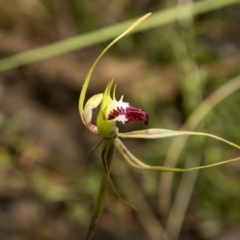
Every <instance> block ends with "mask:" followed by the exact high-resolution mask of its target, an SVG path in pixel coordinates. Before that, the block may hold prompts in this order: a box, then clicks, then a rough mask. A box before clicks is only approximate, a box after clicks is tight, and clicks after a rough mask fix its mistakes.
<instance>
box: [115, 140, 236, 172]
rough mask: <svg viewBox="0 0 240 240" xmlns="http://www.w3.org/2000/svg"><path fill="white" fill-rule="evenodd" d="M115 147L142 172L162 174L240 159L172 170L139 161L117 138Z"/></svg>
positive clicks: (233, 160) (192, 169)
mask: <svg viewBox="0 0 240 240" xmlns="http://www.w3.org/2000/svg"><path fill="white" fill-rule="evenodd" d="M114 145H115V147H116V149H117V150H118V151H119V152H120V153H121V155H122V156H123V157H124V158H125V159H126V160H127V162H128V163H129V164H130V165H132V166H133V167H135V168H138V169H142V170H150V171H160V172H190V171H194V170H199V169H205V168H210V167H215V166H218V165H223V164H226V163H230V162H235V161H239V160H240V157H237V158H233V159H229V160H225V161H222V162H217V163H213V164H208V165H205V166H200V167H193V168H172V167H167V166H150V165H147V164H145V163H143V162H142V161H140V160H139V159H137V158H136V157H135V156H134V155H133V154H132V153H131V152H130V151H129V150H128V149H127V148H126V146H125V145H124V144H123V143H122V142H121V140H120V139H119V138H116V139H115V140H114Z"/></svg>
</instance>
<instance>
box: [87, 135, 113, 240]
mask: <svg viewBox="0 0 240 240" xmlns="http://www.w3.org/2000/svg"><path fill="white" fill-rule="evenodd" d="M113 153H114V145H113V139H106V142H105V145H104V147H103V151H102V159H103V161H105V162H106V165H107V168H108V171H109V170H110V167H111V163H112V158H113ZM107 181H108V174H107V172H106V171H105V170H104V174H103V176H102V179H101V184H100V188H99V191H98V196H97V200H96V202H95V206H94V209H93V212H92V216H91V219H90V223H89V226H88V229H87V233H86V236H85V238H84V239H85V240H89V239H90V237H91V235H92V233H93V230H94V228H95V225H96V222H97V220H98V218H99V216H100V215H101V213H102V210H103V207H104V202H105V190H106V186H107Z"/></svg>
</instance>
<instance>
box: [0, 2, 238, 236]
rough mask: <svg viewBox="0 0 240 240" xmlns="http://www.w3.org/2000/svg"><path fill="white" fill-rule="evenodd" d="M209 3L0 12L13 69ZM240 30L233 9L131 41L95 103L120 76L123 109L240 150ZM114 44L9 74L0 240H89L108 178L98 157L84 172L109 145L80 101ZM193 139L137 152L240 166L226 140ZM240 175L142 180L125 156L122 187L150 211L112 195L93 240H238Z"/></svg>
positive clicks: (225, 168)
mask: <svg viewBox="0 0 240 240" xmlns="http://www.w3.org/2000/svg"><path fill="white" fill-rule="evenodd" d="M196 2H199V1H194V2H192V1H190V0H186V1H184V0H178V1H177V0H168V1H167V0H159V1H157V0H155V1H154V0H148V1H147V0H143V1H138V0H114V1H111V0H98V1H81V0H69V1H67V0H58V1H54V0H10V1H9V0H0V58H1V59H4V58H6V57H8V56H11V55H15V54H17V53H21V52H25V51H27V50H31V49H34V48H37V47H41V46H44V45H48V44H51V43H54V42H57V41H60V40H63V39H67V38H70V37H73V36H75V35H78V34H80V35H81V34H84V33H88V32H91V31H94V30H98V29H101V28H104V27H106V26H111V25H112V26H114V24H117V23H120V22H123V21H125V20H129V19H132V18H136V17H139V16H141V15H143V14H145V13H146V12H149V11H152V12H153V13H154V12H158V11H164V10H165V9H168V8H170V7H178V6H181V5H182V4H185V3H190V4H191V3H193V4H194V3H196ZM222 2H224V1H222ZM225 2H227V0H225ZM180 14H181V13H180ZM239 22H240V5H239V4H233V5H231V4H229V6H227V7H221V8H219V9H217V10H214V11H210V12H207V11H206V13H202V14H200V15H197V16H194V17H187V18H186V17H185V18H183V19H180V18H179V20H178V21H174V22H173V23H171V24H167V25H164V26H161V27H160V26H159V27H156V28H153V29H151V30H145V31H144V32H140V33H136V34H133V35H129V36H127V37H125V38H124V39H122V40H121V41H120V42H119V43H117V44H116V45H115V46H114V47H113V48H112V49H111V50H110V51H109V52H108V53H107V54H106V55H105V57H104V58H103V59H102V60H101V61H100V63H99V65H98V66H97V68H96V71H95V72H94V74H93V78H92V82H91V83H90V86H89V91H88V96H87V98H88V97H90V96H92V95H93V94H96V93H99V92H102V91H103V90H104V88H105V86H106V83H107V82H108V81H109V80H110V79H111V78H114V79H115V83H117V85H118V88H117V97H118V98H119V97H120V96H121V95H122V94H123V95H124V98H125V101H128V102H130V103H131V105H133V106H136V107H139V108H144V109H145V110H146V111H147V112H148V113H149V115H150V123H149V125H148V126H147V127H149V128H153V127H155V128H157V127H158V128H166V129H176V130H178V129H180V128H184V129H186V130H194V131H202V132H207V133H212V134H216V135H218V136H220V137H223V138H226V139H227V140H229V141H232V142H234V143H236V144H239V143H240V127H239V119H240V111H239V109H240V91H239V88H240V77H239V76H238V75H239V74H240V67H239V66H240V55H239V49H240V33H239ZM107 42H108V41H104V42H102V43H99V44H96V45H93V46H89V47H86V48H83V49H80V50H76V51H74V52H69V53H66V54H62V55H59V56H55V57H52V58H49V59H46V60H42V61H38V62H34V63H31V64H28V65H25V66H20V67H17V68H14V69H11V70H7V71H3V72H1V73H0V80H1V81H0V239H7V240H25V239H36V240H55V239H56V240H66V239H71V240H74V239H83V236H84V232H85V230H86V227H87V225H88V222H89V217H90V214H91V211H92V208H93V206H94V201H95V199H96V196H97V191H98V187H99V183H100V179H101V175H102V174H103V171H104V169H103V166H102V162H101V158H100V154H101V149H98V150H96V151H95V152H94V154H93V155H92V156H91V158H90V161H89V162H88V164H87V166H86V168H85V170H84V171H81V169H82V165H83V161H84V159H85V157H86V155H87V153H88V152H89V151H90V149H91V148H92V147H93V146H94V144H96V143H97V141H99V139H100V138H99V137H98V136H95V135H93V134H91V133H90V132H88V131H87V130H86V129H85V128H84V127H83V125H82V123H81V121H80V117H79V113H78V98H79V92H80V89H81V86H82V83H83V81H84V78H85V76H86V74H87V71H88V69H89V68H90V66H91V64H92V63H93V61H94V59H95V58H96V57H97V56H98V54H99V53H100V52H101V50H102V49H103V48H104V47H105V46H106V45H107ZM0 64H1V62H0ZM119 127H120V130H121V131H131V130H136V129H143V128H146V126H145V125H144V124H143V123H129V124H127V125H124V126H119ZM185 140H186V139H185V138H177V139H173V138H166V139H161V140H151V141H143V140H137V139H136V140H135V139H134V140H126V141H124V143H125V144H126V145H127V146H128V147H129V149H130V151H132V152H133V153H134V154H135V155H136V156H137V157H138V158H140V159H141V160H142V161H144V162H146V163H148V164H152V165H164V164H166V165H168V166H175V165H177V166H178V167H186V166H187V167H190V166H198V165H203V164H209V163H215V162H219V161H223V160H227V159H231V158H234V157H237V156H239V151H237V150H235V149H234V148H233V147H230V146H228V145H226V144H224V143H222V142H220V141H217V140H212V139H209V138H204V137H190V138H189V139H188V140H187V141H186V144H185ZM184 144H185V145H184ZM182 147H183V150H182V151H181V149H182ZM239 170H240V164H239V163H238V162H235V163H231V164H227V165H222V166H219V167H216V168H211V169H206V170H201V171H200V172H197V171H196V172H193V173H186V174H180V173H177V174H174V176H173V175H172V174H171V173H155V172H143V171H139V170H136V169H133V168H132V167H130V166H129V165H128V163H127V162H126V161H125V160H124V159H123V158H122V157H121V156H120V155H119V154H117V153H116V154H115V158H114V162H113V168H112V178H113V180H114V183H115V185H116V187H117V188H118V190H119V191H120V193H121V194H122V195H123V196H124V197H125V198H126V199H128V201H129V202H130V203H132V204H133V205H135V206H136V207H137V208H138V211H135V210H134V209H132V208H131V207H129V206H128V205H126V204H125V203H123V202H122V201H121V200H120V199H119V198H118V197H117V196H116V194H115V193H114V192H113V191H112V190H111V188H110V187H109V189H108V191H107V192H106V203H105V205H106V207H105V208H104V211H103V214H102V215H101V217H100V219H99V221H98V224H97V226H96V229H95V232H94V235H93V238H92V239H93V240H98V239H106V240H108V239H109V240H120V239H125V240H128V239H129V240H130V239H138V240H147V239H151V240H157V239H182V240H208V239H209V240H210V239H211V240H230V239H231V240H235V239H236V240H237V239H239V236H240V187H239V182H240V177H239ZM169 236H170V237H169Z"/></svg>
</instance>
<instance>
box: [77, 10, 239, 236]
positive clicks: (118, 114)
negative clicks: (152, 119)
mask: <svg viewBox="0 0 240 240" xmlns="http://www.w3.org/2000/svg"><path fill="white" fill-rule="evenodd" d="M150 15H151V13H148V14H146V15H144V16H143V17H141V18H140V19H138V20H137V21H136V22H134V23H133V24H132V25H131V26H130V27H129V28H128V29H127V30H126V31H124V32H123V33H122V34H121V35H120V36H118V37H117V38H116V39H114V40H113V41H112V42H111V43H110V44H109V45H108V46H107V47H106V48H105V49H104V50H103V51H102V53H101V54H100V55H99V56H98V58H97V59H96V60H95V62H94V63H93V65H92V67H91V68H90V70H89V72H88V74H87V77H86V79H85V81H84V84H83V87H82V90H81V94H80V98H79V112H80V116H81V119H82V122H83V124H84V125H85V127H86V128H87V129H88V130H90V131H91V132H92V133H94V134H97V135H100V136H101V137H102V140H101V141H100V142H99V143H98V144H97V145H96V146H95V147H94V148H93V149H92V150H91V151H90V153H89V155H90V154H91V153H92V152H93V151H94V150H95V149H96V148H97V147H98V146H99V145H100V144H101V143H102V142H103V141H105V144H104V147H103V151H102V160H103V163H104V168H105V173H104V175H103V178H102V181H101V186H100V190H99V194H98V198H97V203H96V205H95V208H94V210H93V215H92V218H91V221H90V225H89V228H88V232H87V235H86V238H85V239H89V237H90V235H91V233H92V230H93V228H94V225H95V223H96V221H97V219H98V217H99V215H100V213H101V210H102V207H103V202H104V191H105V185H106V181H107V180H108V181H109V182H110V184H111V185H112V187H113V188H114V186H113V184H112V182H111V179H110V175H109V171H110V166H111V162H112V157H113V152H114V149H115V148H116V149H117V150H118V151H119V153H120V154H121V155H122V156H123V158H125V159H126V160H127V162H128V163H129V164H130V165H132V166H133V167H135V168H138V169H142V170H152V171H170V172H186V171H192V170H198V169H202V168H209V167H213V166H217V165H221V164H225V163H228V162H232V161H237V160H240V157H237V158H234V159H230V160H226V161H222V162H218V163H214V164H209V165H205V166H199V167H193V168H187V169H183V168H172V167H167V166H150V165H147V164H145V163H143V162H142V161H140V160H139V159H138V158H136V157H135V156H134V155H133V154H132V153H131V152H130V151H129V150H128V149H127V147H126V146H125V145H124V144H123V142H122V141H121V140H120V138H145V139H156V138H164V137H173V136H180V135H202V136H207V137H212V138H215V139H218V140H220V141H223V142H225V143H227V144H229V145H231V146H233V147H236V148H238V149H240V146H238V145H236V144H234V143H232V142H229V141H227V140H225V139H223V138H220V137H218V136H215V135H212V134H208V133H200V132H187V131H173V130H168V129H159V128H154V129H145V130H139V131H132V132H126V133H120V132H119V129H118V127H117V125H116V122H117V121H119V122H121V123H122V124H126V123H128V122H130V121H143V122H144V123H145V124H146V125H147V124H148V122H149V115H148V114H147V112H146V111H145V110H144V109H141V108H140V109H138V108H135V107H133V106H131V105H130V104H129V103H127V102H124V101H123V96H122V97H121V98H120V100H118V101H117V100H116V97H115V93H116V85H113V80H111V81H109V83H108V84H107V87H106V89H105V91H104V92H103V93H99V94H96V95H94V96H93V97H91V98H90V99H89V100H88V101H87V102H86V104H85V106H84V101H85V96H86V92H87V88H88V85H89V82H90V78H91V75H92V73H93V71H94V69H95V67H96V65H97V63H98V62H99V60H100V59H101V58H102V56H103V55H104V54H105V53H106V52H107V50H108V49H109V48H110V47H111V46H112V45H114V44H115V43H116V42H117V41H118V40H120V39H121V38H122V37H124V36H125V35H126V34H127V33H129V32H130V31H132V30H133V29H134V28H135V27H136V26H137V25H139V24H140V23H141V22H142V21H144V20H145V19H146V18H148V17H149V16H150ZM97 107H99V112H98V115H97V119H96V125H94V124H93V123H92V111H93V109H95V108H97ZM89 155H88V156H89ZM117 194H118V193H117ZM118 195H119V194H118Z"/></svg>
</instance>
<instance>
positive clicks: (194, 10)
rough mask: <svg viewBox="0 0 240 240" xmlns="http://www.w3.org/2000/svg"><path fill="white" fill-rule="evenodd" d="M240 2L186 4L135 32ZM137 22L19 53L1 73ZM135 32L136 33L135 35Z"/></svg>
mask: <svg viewBox="0 0 240 240" xmlns="http://www.w3.org/2000/svg"><path fill="white" fill-rule="evenodd" d="M239 2H240V0H227V1H226V0H204V1H198V2H196V3H193V4H185V5H182V6H178V7H173V8H169V9H166V10H163V11H159V12H156V13H154V16H152V18H151V19H149V20H148V21H146V22H145V23H144V24H142V25H141V26H140V27H139V28H138V29H135V30H134V31H133V32H139V31H143V30H147V29H151V28H154V27H159V26H162V25H165V24H168V23H171V22H174V21H176V20H178V19H181V18H185V17H188V16H195V15H198V14H201V13H205V12H209V11H213V10H216V9H219V8H223V7H226V6H229V5H232V4H236V3H239ZM134 21H136V19H132V20H128V21H124V22H122V23H119V24H115V25H113V26H110V27H106V28H103V29H100V30H96V31H93V32H90V33H86V34H82V35H80V36H75V37H72V38H69V39H66V40H62V41H59V42H56V43H53V44H49V45H47V46H43V47H40V48H37V49H33V50H30V51H27V52H23V53H19V54H16V55H14V56H10V57H7V58H4V59H2V60H0V72H1V71H5V70H8V69H12V68H16V67H19V66H23V65H26V64H29V63H33V62H36V61H39V60H43V59H46V58H50V57H53V56H56V55H59V54H63V53H67V52H70V51H74V50H76V49H81V48H84V47H87V46H91V45H94V44H97V43H102V42H105V41H108V40H110V39H113V38H115V37H116V36H118V35H119V34H120V33H121V32H123V31H124V29H126V28H127V27H128V26H129V25H130V24H132V23H133V22H134ZM133 32H132V33H133Z"/></svg>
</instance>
